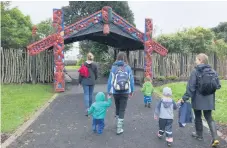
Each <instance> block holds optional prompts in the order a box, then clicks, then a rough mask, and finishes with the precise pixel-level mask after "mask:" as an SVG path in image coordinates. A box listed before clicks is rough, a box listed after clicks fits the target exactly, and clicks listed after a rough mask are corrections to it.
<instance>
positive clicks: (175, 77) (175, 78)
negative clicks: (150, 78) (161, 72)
mask: <svg viewBox="0 0 227 148" xmlns="http://www.w3.org/2000/svg"><path fill="white" fill-rule="evenodd" d="M177 78H178V77H177V76H169V77H166V79H167V80H177Z"/></svg>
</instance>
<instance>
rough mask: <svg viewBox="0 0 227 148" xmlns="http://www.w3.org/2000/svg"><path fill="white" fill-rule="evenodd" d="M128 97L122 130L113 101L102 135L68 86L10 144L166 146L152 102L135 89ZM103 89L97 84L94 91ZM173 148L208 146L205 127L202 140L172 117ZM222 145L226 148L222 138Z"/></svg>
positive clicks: (31, 147) (40, 147)
mask: <svg viewBox="0 0 227 148" xmlns="http://www.w3.org/2000/svg"><path fill="white" fill-rule="evenodd" d="M138 89H139V88H137V92H136V93H135V95H134V96H133V97H132V98H131V99H130V100H129V101H128V108H127V111H126V116H125V126H124V130H125V132H124V134H122V135H120V136H117V135H116V134H115V120H114V104H113V105H112V106H111V108H110V109H109V110H108V112H107V118H106V121H105V122H106V127H105V130H104V133H103V134H102V135H96V134H94V133H93V132H92V130H91V117H89V118H88V117H86V116H84V104H83V96H82V94H81V91H82V89H81V88H78V86H71V87H70V89H69V90H68V91H67V92H65V93H62V94H60V95H59V96H58V97H57V98H56V99H55V100H54V101H53V102H52V103H51V104H50V106H49V107H48V108H47V109H46V110H45V111H44V112H43V113H42V114H41V116H40V117H39V118H38V119H37V120H36V121H35V122H34V123H33V124H32V125H31V126H30V127H29V128H28V129H27V130H26V131H25V133H24V134H23V135H22V136H21V137H19V138H18V139H17V140H16V141H15V142H14V143H12V144H11V145H10V148H165V147H167V145H166V143H165V142H164V140H159V139H158V138H157V137H156V132H157V129H158V123H157V121H154V119H153V112H154V104H155V103H156V102H157V101H156V100H154V101H153V104H152V105H153V106H152V108H151V109H148V108H144V105H143V96H142V94H141V93H140V92H139V91H138ZM103 90H104V91H105V90H106V89H105V86H104V85H97V87H96V88H95V92H97V91H103ZM173 129H174V130H173V132H174V133H173V134H174V144H173V145H172V147H174V148H208V147H209V142H210V140H211V137H210V135H209V134H208V131H207V129H206V128H205V136H204V138H205V141H202V142H198V141H197V140H195V139H193V138H192V137H191V136H190V134H191V132H192V131H193V130H194V128H193V127H192V125H187V127H186V128H179V127H178V125H177V122H176V120H175V121H174V128H173ZM220 147H222V148H227V145H226V143H225V142H224V141H221V146H220Z"/></svg>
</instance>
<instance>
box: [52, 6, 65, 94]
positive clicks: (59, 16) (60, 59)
mask: <svg viewBox="0 0 227 148" xmlns="http://www.w3.org/2000/svg"><path fill="white" fill-rule="evenodd" d="M53 26H54V28H55V29H56V32H57V35H56V40H55V43H54V63H55V67H54V88H55V91H56V92H63V91H65V78H64V72H63V70H64V52H63V50H64V22H63V11H62V10H61V9H54V10H53Z"/></svg>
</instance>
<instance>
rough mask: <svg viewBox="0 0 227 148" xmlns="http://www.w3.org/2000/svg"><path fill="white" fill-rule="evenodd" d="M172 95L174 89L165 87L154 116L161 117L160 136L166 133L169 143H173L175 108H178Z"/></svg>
mask: <svg viewBox="0 0 227 148" xmlns="http://www.w3.org/2000/svg"><path fill="white" fill-rule="evenodd" d="M171 97H172V90H171V88H169V87H165V88H163V97H162V99H161V100H160V101H159V102H158V104H157V106H156V108H155V114H154V118H155V120H157V119H158V118H159V131H158V137H159V138H162V136H163V135H164V133H165V134H166V142H167V145H169V146H170V145H171V144H172V142H173V135H172V123H173V118H174V115H173V110H176V109H177V105H176V103H175V102H174V100H173V99H172V98H171Z"/></svg>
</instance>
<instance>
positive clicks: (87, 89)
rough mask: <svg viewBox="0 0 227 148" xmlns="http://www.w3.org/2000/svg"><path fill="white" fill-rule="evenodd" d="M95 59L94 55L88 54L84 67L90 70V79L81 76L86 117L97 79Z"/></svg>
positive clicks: (80, 82)
mask: <svg viewBox="0 0 227 148" xmlns="http://www.w3.org/2000/svg"><path fill="white" fill-rule="evenodd" d="M93 59H94V56H93V54H92V53H88V54H87V61H86V62H85V63H84V65H85V66H86V67H87V68H88V71H89V77H88V78H85V77H83V76H81V75H79V84H80V85H82V86H83V90H84V104H85V107H86V116H87V115H88V114H87V111H88V109H89V107H90V106H91V104H92V98H93V91H94V86H95V80H96V79H97V66H96V64H94V63H93Z"/></svg>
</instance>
